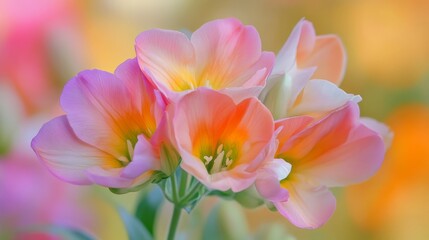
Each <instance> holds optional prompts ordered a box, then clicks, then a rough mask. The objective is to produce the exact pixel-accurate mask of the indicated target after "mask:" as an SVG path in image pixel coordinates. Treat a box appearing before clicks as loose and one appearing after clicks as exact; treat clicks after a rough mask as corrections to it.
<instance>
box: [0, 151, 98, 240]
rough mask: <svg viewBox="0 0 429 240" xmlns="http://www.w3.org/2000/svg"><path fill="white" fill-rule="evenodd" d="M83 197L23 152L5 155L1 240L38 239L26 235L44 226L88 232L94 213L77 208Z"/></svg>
mask: <svg viewBox="0 0 429 240" xmlns="http://www.w3.org/2000/svg"><path fill="white" fill-rule="evenodd" d="M82 190H83V191H82ZM86 197H88V196H86V192H85V190H84V189H82V188H79V189H78V188H76V187H75V186H72V185H70V184H66V183H64V182H62V181H60V180H58V179H56V178H55V177H53V176H52V175H51V174H49V173H48V172H47V171H46V170H45V169H44V168H43V167H42V166H41V165H40V164H39V163H38V162H37V161H35V159H34V158H33V157H29V156H28V155H27V154H26V153H25V154H22V149H20V152H19V153H18V152H14V153H12V154H8V155H7V156H5V157H3V158H0V213H1V214H0V237H1V236H3V237H5V235H4V234H6V236H7V235H8V234H11V235H12V236H11V237H14V238H13V239H37V238H30V236H32V237H34V236H36V235H33V234H31V235H30V234H25V232H26V231H28V230H29V229H32V228H34V227H37V226H41V225H46V224H55V225H58V226H67V227H71V228H75V229H81V230H84V231H87V232H88V231H89V232H91V230H93V229H94V227H95V225H96V224H95V222H93V221H94V220H95V217H94V216H92V215H91V214H94V213H95V212H94V211H91V210H90V209H88V208H87V207H85V206H83V205H82V204H80V203H81V202H82V201H83V200H84V199H86ZM36 230H37V229H36ZM24 234H25V238H23V235H24ZM18 236H19V237H18ZM39 239H42V238H39ZM43 239H45V238H43ZM46 239H48V238H46Z"/></svg>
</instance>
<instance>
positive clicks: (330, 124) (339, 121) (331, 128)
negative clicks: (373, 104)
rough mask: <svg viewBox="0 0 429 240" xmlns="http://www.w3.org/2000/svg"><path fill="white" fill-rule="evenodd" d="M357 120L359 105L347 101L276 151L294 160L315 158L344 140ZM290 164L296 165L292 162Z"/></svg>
mask: <svg viewBox="0 0 429 240" xmlns="http://www.w3.org/2000/svg"><path fill="white" fill-rule="evenodd" d="M358 122H359V107H358V106H357V104H356V103H354V102H349V103H348V104H347V105H346V106H344V107H343V108H340V109H338V110H336V111H334V112H332V113H331V114H329V115H328V116H326V117H325V118H323V119H321V120H319V121H317V122H314V123H313V124H312V125H311V126H309V127H308V128H306V129H305V130H303V131H302V132H300V133H299V134H296V135H295V136H293V137H292V138H291V139H289V140H288V141H287V142H285V143H283V145H282V144H281V145H282V146H281V148H279V151H278V152H279V154H286V155H287V157H289V158H291V159H294V160H297V159H302V158H304V157H305V158H306V159H312V158H315V157H317V156H319V155H320V154H322V153H325V152H327V151H329V150H331V149H333V148H335V147H337V146H339V145H341V144H343V143H344V142H346V140H347V139H348V136H349V134H350V131H351V129H353V128H354V127H355V126H357V125H358ZM285 127H286V126H285ZM299 161H300V162H302V160H299ZM292 165H293V166H294V167H295V166H296V165H294V163H292Z"/></svg>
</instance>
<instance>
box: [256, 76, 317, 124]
mask: <svg viewBox="0 0 429 240" xmlns="http://www.w3.org/2000/svg"><path fill="white" fill-rule="evenodd" d="M313 73H314V69H305V70H298V69H295V68H294V69H292V70H290V71H289V72H288V73H287V74H285V75H282V76H279V77H274V76H271V77H270V78H269V79H268V83H267V86H266V87H265V88H264V91H263V92H262V94H261V95H260V97H259V98H260V99H261V100H262V101H263V102H264V104H265V105H266V106H267V107H268V109H270V111H271V113H272V114H273V117H274V119H280V118H285V117H288V116H290V115H291V113H290V111H291V110H292V109H291V108H292V107H293V104H294V103H295V101H296V99H297V97H298V95H299V93H300V92H301V91H302V89H303V88H304V86H305V85H306V84H307V83H308V81H309V80H310V77H311V75H313Z"/></svg>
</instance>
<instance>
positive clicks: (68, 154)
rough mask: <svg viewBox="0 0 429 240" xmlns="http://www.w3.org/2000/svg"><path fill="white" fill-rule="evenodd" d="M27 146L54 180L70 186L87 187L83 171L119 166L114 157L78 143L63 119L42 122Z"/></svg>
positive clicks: (87, 182)
mask: <svg viewBox="0 0 429 240" xmlns="http://www.w3.org/2000/svg"><path fill="white" fill-rule="evenodd" d="M31 146H32V148H33V150H34V151H35V152H36V154H37V156H38V157H39V159H40V160H41V161H42V162H43V163H44V164H45V165H46V166H47V167H48V169H49V170H50V171H51V172H52V173H53V174H54V175H55V176H57V177H59V178H61V179H62V180H64V181H67V182H70V183H74V184H91V183H92V181H91V180H90V179H88V177H87V175H86V172H85V171H86V169H88V168H91V167H94V166H100V167H103V168H114V167H120V166H121V164H120V163H119V161H117V160H115V158H114V157H113V156H111V155H109V154H107V153H105V152H103V151H101V150H99V149H97V148H95V147H93V146H91V145H88V144H86V143H84V142H82V141H81V140H80V139H78V138H77V137H76V135H75V134H74V132H73V130H72V129H71V127H70V125H69V123H68V121H67V118H66V116H60V117H57V118H55V119H53V120H51V121H49V122H48V123H46V124H45V125H44V126H43V127H42V128H41V129H40V132H39V133H38V134H37V135H36V137H34V139H33V141H32V143H31Z"/></svg>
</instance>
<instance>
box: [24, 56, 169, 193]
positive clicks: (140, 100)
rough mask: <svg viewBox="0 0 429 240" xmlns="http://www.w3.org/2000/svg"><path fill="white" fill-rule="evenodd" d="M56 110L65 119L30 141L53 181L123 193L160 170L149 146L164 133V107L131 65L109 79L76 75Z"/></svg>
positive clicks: (107, 75)
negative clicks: (123, 189) (118, 190)
mask: <svg viewBox="0 0 429 240" xmlns="http://www.w3.org/2000/svg"><path fill="white" fill-rule="evenodd" d="M61 105H62V107H63V109H64V111H65V112H66V115H63V116H60V117H57V118H55V119H53V120H51V121H50V122H48V123H46V124H45V125H44V126H43V127H42V129H41V130H40V132H39V133H38V134H37V136H36V137H35V138H34V139H33V141H32V147H33V149H34V151H35V152H36V154H37V155H38V157H39V159H40V160H42V162H43V163H44V164H45V165H46V166H47V167H48V168H49V169H50V170H51V171H52V173H53V174H55V175H56V176H58V177H59V178H61V179H63V180H65V181H68V182H71V183H75V184H91V183H96V184H99V185H103V186H106V187H111V188H129V187H134V186H138V185H140V184H142V183H144V182H146V181H147V180H148V179H149V178H150V177H151V175H152V173H153V172H154V170H160V169H161V163H160V159H159V155H160V151H159V147H160V146H156V145H154V142H160V141H159V138H160V137H159V136H157V135H158V134H159V133H160V132H161V133H162V132H165V130H162V129H163V128H164V127H165V124H162V122H163V121H162V117H163V114H164V108H165V102H164V99H163V98H162V96H161V95H160V94H159V92H158V91H156V90H154V89H153V87H152V86H151V85H150V83H149V82H148V81H147V79H146V78H145V77H144V76H143V74H142V73H141V71H140V69H139V67H138V64H137V61H136V60H135V59H132V60H128V61H126V62H124V63H123V64H121V65H120V66H119V67H118V68H117V69H116V71H115V74H111V73H107V72H104V71H100V70H87V71H83V72H81V73H79V74H78V75H77V76H76V77H75V78H73V79H72V80H70V81H69V82H68V84H67V85H66V86H65V88H64V91H63V93H62V96H61ZM164 122H165V121H164ZM152 140H153V141H152Z"/></svg>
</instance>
